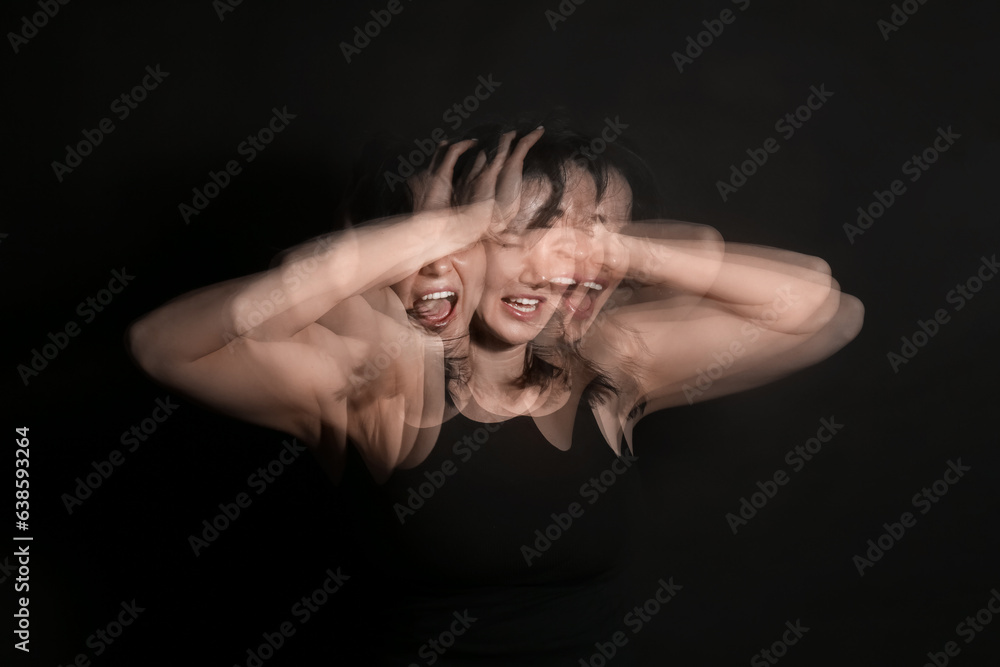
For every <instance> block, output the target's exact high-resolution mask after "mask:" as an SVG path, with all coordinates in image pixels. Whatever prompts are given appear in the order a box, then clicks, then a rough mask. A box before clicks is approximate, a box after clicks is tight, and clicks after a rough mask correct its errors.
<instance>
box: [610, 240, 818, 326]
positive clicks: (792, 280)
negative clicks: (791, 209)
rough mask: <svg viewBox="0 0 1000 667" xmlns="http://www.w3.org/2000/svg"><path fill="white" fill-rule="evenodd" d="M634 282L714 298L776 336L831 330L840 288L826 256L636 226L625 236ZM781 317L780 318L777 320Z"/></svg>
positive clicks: (630, 274) (630, 275) (624, 243)
mask: <svg viewBox="0 0 1000 667" xmlns="http://www.w3.org/2000/svg"><path fill="white" fill-rule="evenodd" d="M621 239H622V242H623V245H624V246H625V248H626V250H627V252H628V257H629V260H628V266H629V277H633V278H635V279H636V280H638V281H639V282H641V283H643V284H646V285H663V286H669V287H671V288H673V289H679V290H683V291H685V292H688V293H693V294H697V295H700V296H703V297H706V298H710V299H712V300H713V301H715V302H718V303H720V304H721V305H723V306H725V307H726V308H727V309H729V310H731V311H732V312H734V313H735V314H737V315H739V316H741V317H744V318H746V319H749V320H754V321H762V322H764V323H765V325H766V326H767V327H768V328H770V329H772V330H776V331H783V332H786V333H805V332H808V331H813V330H816V329H817V328H818V327H821V326H822V325H823V322H822V321H820V319H822V318H819V319H818V318H817V317H814V316H817V315H821V314H825V311H826V309H825V308H823V306H824V304H825V303H827V301H828V300H829V298H830V296H831V291H833V290H834V289H835V283H834V281H833V279H832V278H831V276H830V270H829V267H828V266H827V264H826V263H825V262H823V261H822V260H820V259H819V258H815V257H809V256H806V255H800V254H798V253H792V252H789V251H785V250H777V249H773V248H765V247H761V246H751V245H745V244H735V243H726V244H723V242H722V240H721V236H719V235H718V234H717V233H716V232H715V231H714V230H712V229H711V228H708V227H703V226H700V225H685V223H667V224H666V225H660V224H656V225H633V226H630V228H629V229H628V230H626V233H625V234H623V235H622V236H621ZM775 314H777V315H778V317H777V319H775V318H774V315H775Z"/></svg>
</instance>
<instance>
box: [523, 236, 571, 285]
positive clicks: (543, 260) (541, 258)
mask: <svg viewBox="0 0 1000 667" xmlns="http://www.w3.org/2000/svg"><path fill="white" fill-rule="evenodd" d="M581 250H582V248H581V247H580V245H579V239H577V238H576V234H575V233H573V232H572V230H565V229H551V230H549V231H548V232H546V234H545V237H544V238H542V239H541V240H540V241H539V242H538V243H537V244H535V246H534V247H533V248H532V249H531V252H530V253H529V255H528V257H527V260H526V261H525V263H524V270H523V271H522V275H521V282H523V283H524V284H526V285H531V286H534V287H541V286H543V285H544V284H547V283H551V282H552V281H553V279H561V280H556V284H557V285H559V286H560V287H565V285H566V279H568V278H570V279H571V278H572V277H573V275H574V274H575V273H576V264H577V262H578V261H579V260H580V259H581V256H580V255H581Z"/></svg>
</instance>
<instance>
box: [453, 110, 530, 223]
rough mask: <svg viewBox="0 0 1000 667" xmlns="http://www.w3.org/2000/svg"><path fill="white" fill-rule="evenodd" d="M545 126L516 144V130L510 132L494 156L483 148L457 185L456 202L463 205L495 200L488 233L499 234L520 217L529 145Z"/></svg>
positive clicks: (504, 137)
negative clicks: (522, 182)
mask: <svg viewBox="0 0 1000 667" xmlns="http://www.w3.org/2000/svg"><path fill="white" fill-rule="evenodd" d="M544 132H545V129H544V128H542V127H538V128H536V129H535V130H533V131H531V132H529V133H528V134H526V135H525V136H523V137H521V139H520V140H519V141H518V142H517V144H516V145H514V146H513V148H512V144H513V143H514V137H515V135H516V132H513V131H511V132H507V133H506V134H504V135H503V136H502V137H501V138H500V144H499V146H498V147H497V152H496V155H494V156H493V159H489V158H488V157H487V156H486V152H485V151H480V152H479V155H477V156H476V160H475V162H473V164H472V167H471V169H470V170H469V173H468V174H466V175H465V176H464V177H463V178H462V179H461V181H460V182H459V183H458V185H457V187H456V189H455V203H456V204H459V205H465V204H477V203H480V202H493V204H494V211H493V216H492V220H491V222H490V226H489V229H488V231H487V234H488V235H493V236H495V235H497V234H499V233H501V232H503V231H504V230H505V229H506V228H507V226H508V225H509V224H510V223H511V222H513V220H514V218H515V217H517V212H518V210H519V209H520V203H521V171H522V169H523V167H524V157H525V156H526V155H527V154H528V149H530V148H531V147H532V146H534V145H535V142H537V141H538V140H539V139H540V138H541V136H542V134H543V133H544Z"/></svg>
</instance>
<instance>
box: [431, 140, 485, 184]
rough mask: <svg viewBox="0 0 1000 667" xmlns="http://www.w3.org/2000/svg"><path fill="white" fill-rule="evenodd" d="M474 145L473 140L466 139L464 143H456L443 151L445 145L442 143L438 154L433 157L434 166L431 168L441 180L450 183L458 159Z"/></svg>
mask: <svg viewBox="0 0 1000 667" xmlns="http://www.w3.org/2000/svg"><path fill="white" fill-rule="evenodd" d="M476 143H477V141H476V140H475V139H466V140H465V141H458V142H455V143H453V144H451V145H450V146H448V147H447V149H444V146H445V144H444V143H442V146H441V148H439V149H438V153H437V154H435V156H434V157H435V158H436V160H435V164H436V166H434V167H431V168H432V169H436V170H437V172H438V174H440V176H441V177H442V178H447V179H448V182H449V183H451V178H452V175H453V174H454V173H455V163H456V162H458V158H459V157H460V156H461V155H462V153H464V152H465V151H467V150H469V149H470V148H472V147H473V146H475V145H476ZM439 155H440V158H439Z"/></svg>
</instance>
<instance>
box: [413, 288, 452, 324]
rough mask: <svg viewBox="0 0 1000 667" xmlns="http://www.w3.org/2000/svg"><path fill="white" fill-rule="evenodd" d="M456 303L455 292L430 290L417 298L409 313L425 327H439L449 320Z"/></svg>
mask: <svg viewBox="0 0 1000 667" xmlns="http://www.w3.org/2000/svg"><path fill="white" fill-rule="evenodd" d="M457 303H458V295H457V294H455V292H451V291H443V292H431V293H430V294H425V295H424V296H422V297H420V298H419V299H417V302H416V303H414V304H413V308H412V309H411V310H410V311H409V314H410V316H411V317H413V318H414V319H416V320H417V321H419V322H420V323H421V324H423V325H424V326H425V327H429V328H440V327H443V326H445V325H446V324H448V323H449V322H451V320H452V319H453V316H454V315H455V304H457Z"/></svg>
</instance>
